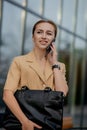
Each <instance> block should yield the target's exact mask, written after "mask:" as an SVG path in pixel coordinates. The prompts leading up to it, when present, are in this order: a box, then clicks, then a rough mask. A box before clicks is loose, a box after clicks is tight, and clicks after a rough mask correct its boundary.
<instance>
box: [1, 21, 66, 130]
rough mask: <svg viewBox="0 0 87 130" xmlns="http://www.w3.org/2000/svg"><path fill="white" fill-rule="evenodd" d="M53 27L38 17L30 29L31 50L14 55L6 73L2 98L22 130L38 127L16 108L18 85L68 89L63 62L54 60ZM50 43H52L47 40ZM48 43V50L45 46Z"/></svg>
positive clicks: (32, 87)
mask: <svg viewBox="0 0 87 130" xmlns="http://www.w3.org/2000/svg"><path fill="white" fill-rule="evenodd" d="M56 35H57V27H56V25H55V23H54V22H52V21H45V20H40V21H38V22H37V23H36V24H35V25H34V27H33V30H32V40H33V43H34V47H33V50H32V51H31V52H29V53H28V54H26V55H23V56H18V57H15V58H14V60H13V62H12V64H11V67H10V69H9V72H8V76H7V80H6V83H5V86H4V92H3V100H4V102H5V103H6V105H7V106H8V107H9V109H10V110H11V111H12V112H13V113H14V115H15V116H16V117H17V119H18V120H19V121H20V122H21V124H22V130H34V127H36V128H38V129H41V128H42V127H41V126H39V125H38V124H35V123H34V122H32V121H30V120H29V119H28V118H27V117H26V116H25V114H24V113H23V112H22V110H21V108H20V107H19V105H18V103H17V100H16V99H15V97H14V93H15V91H16V90H17V89H20V88H21V87H22V86H28V87H29V88H30V89H39V90H43V89H44V88H45V87H46V86H50V88H52V90H56V91H63V92H64V95H66V94H67V92H68V86H67V82H66V78H65V65H64V64H63V63H60V62H59V61H57V56H58V55H57V51H56V47H55V45H54V43H53V42H52V41H53V39H55V38H56ZM51 42H52V43H51ZM50 43H51V46H50V47H51V51H50V52H49V53H47V52H46V48H47V47H48V45H50Z"/></svg>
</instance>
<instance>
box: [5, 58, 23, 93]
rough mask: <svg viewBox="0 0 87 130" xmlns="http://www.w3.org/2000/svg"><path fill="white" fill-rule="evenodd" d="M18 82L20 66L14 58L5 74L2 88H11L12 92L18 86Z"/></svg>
mask: <svg viewBox="0 0 87 130" xmlns="http://www.w3.org/2000/svg"><path fill="white" fill-rule="evenodd" d="M19 82H20V68H19V64H18V62H17V61H16V59H15V58H14V60H13V62H12V64H11V66H10V68H9V71H8V74H7V79H6V82H5V86H4V89H8V90H12V91H13V92H15V91H16V89H17V88H18V86H19Z"/></svg>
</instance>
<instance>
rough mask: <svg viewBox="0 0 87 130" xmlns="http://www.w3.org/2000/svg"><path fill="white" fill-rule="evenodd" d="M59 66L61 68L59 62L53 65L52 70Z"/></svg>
mask: <svg viewBox="0 0 87 130" xmlns="http://www.w3.org/2000/svg"><path fill="white" fill-rule="evenodd" d="M55 68H58V69H59V70H60V66H59V65H58V64H55V65H52V70H53V69H55Z"/></svg>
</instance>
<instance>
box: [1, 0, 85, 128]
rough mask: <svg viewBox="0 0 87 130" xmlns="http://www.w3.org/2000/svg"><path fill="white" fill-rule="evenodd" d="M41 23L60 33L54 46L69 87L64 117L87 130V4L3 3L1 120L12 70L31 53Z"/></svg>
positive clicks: (55, 0)
mask: <svg viewBox="0 0 87 130" xmlns="http://www.w3.org/2000/svg"><path fill="white" fill-rule="evenodd" d="M40 19H49V20H53V21H54V22H55V23H56V25H57V27H58V29H59V30H58V31H59V32H58V36H57V39H56V42H55V44H56V47H57V50H58V59H59V60H60V61H61V62H64V63H65V65H66V79H67V82H68V85H69V93H68V95H67V97H66V99H65V104H64V115H65V116H66V115H69V116H71V117H72V119H73V125H74V128H73V129H76V128H78V130H80V129H82V128H84V129H85V128H86V129H87V97H86V94H87V87H86V86H87V82H86V81H87V67H86V66H87V0H0V120H1V115H2V114H3V113H4V110H5V104H4V102H3V101H2V93H3V86H4V83H5V80H6V76H7V72H8V69H9V66H10V64H11V62H12V59H13V58H14V57H15V56H18V55H23V54H26V53H28V52H29V51H30V50H31V49H32V45H33V44H32V32H31V31H32V27H33V25H34V23H35V22H36V21H38V20H40Z"/></svg>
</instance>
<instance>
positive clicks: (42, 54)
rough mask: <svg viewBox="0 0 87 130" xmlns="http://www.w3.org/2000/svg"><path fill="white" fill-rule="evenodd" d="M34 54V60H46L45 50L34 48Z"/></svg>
mask: <svg viewBox="0 0 87 130" xmlns="http://www.w3.org/2000/svg"><path fill="white" fill-rule="evenodd" d="M34 54H35V57H36V60H40V61H41V60H44V59H45V60H46V58H45V51H43V50H37V49H35V48H34Z"/></svg>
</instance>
